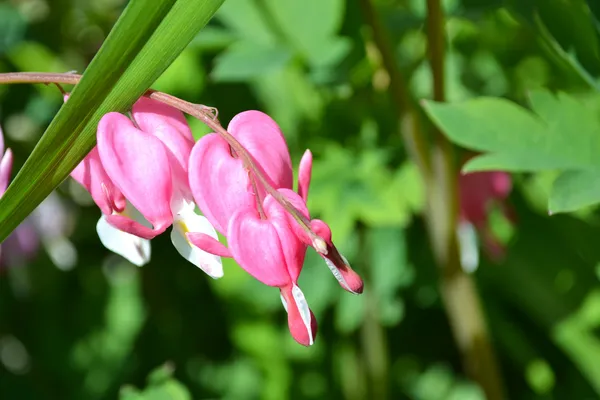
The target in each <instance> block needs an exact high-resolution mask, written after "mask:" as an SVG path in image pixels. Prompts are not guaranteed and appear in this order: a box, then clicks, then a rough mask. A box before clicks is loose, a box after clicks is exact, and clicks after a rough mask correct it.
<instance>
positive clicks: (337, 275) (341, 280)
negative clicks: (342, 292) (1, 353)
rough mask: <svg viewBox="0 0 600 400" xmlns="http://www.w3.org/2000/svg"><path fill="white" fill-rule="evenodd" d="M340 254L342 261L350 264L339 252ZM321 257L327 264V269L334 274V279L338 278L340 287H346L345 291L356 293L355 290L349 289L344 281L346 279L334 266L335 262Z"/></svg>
mask: <svg viewBox="0 0 600 400" xmlns="http://www.w3.org/2000/svg"><path fill="white" fill-rule="evenodd" d="M340 256H341V257H342V260H344V263H346V265H350V264H349V263H348V260H347V259H346V257H344V256H342V255H341V254H340ZM323 259H324V260H325V263H326V264H327V267H329V270H330V271H331V273H332V274H333V276H335V279H337V280H338V282H339V283H340V284H341V285H342V287H344V289H346V290H347V291H349V292H351V293H354V294H357V293H356V292H355V291H353V290H352V289H350V286H349V285H348V282H346V279H344V277H343V276H342V273H341V272H340V270H339V268H338V267H336V266H335V264H334V263H333V262H331V260H329V259H328V258H325V257H323Z"/></svg>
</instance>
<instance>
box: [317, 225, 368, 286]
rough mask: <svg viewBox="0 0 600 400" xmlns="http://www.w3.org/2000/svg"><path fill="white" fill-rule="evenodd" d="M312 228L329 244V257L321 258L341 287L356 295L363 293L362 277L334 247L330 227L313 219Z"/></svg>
mask: <svg viewBox="0 0 600 400" xmlns="http://www.w3.org/2000/svg"><path fill="white" fill-rule="evenodd" d="M311 228H312V229H313V231H314V232H315V233H316V234H317V235H319V236H320V237H322V238H323V239H324V240H325V242H326V243H327V247H328V249H327V250H328V251H327V255H321V257H323V259H325V262H326V263H327V266H328V267H329V269H330V270H331V272H332V273H333V276H335V278H336V279H337V280H338V282H339V283H340V286H342V288H344V289H345V290H347V291H349V292H351V293H354V294H360V293H362V292H363V286H364V284H363V281H362V279H361V278H360V276H359V275H358V274H357V273H356V272H354V270H353V269H352V267H350V264H349V263H348V260H346V258H345V257H344V256H343V255H341V254H340V253H339V251H338V250H337V248H336V247H335V246H334V244H333V242H332V241H331V229H330V228H329V226H328V225H327V224H326V223H325V222H323V221H321V220H318V219H313V220H312V221H311Z"/></svg>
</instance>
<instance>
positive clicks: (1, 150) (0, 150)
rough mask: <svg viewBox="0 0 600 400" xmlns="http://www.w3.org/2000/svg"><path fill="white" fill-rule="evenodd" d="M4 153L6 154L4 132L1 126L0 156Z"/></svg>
mask: <svg viewBox="0 0 600 400" xmlns="http://www.w3.org/2000/svg"><path fill="white" fill-rule="evenodd" d="M2 154H4V132H3V131H2V127H1V126H0V157H2Z"/></svg>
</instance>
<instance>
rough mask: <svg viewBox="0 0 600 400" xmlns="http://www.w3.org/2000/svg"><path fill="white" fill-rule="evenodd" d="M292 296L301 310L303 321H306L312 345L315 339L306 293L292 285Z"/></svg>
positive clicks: (305, 324)
mask: <svg viewBox="0 0 600 400" xmlns="http://www.w3.org/2000/svg"><path fill="white" fill-rule="evenodd" d="M292 296H294V301H295V302H296V306H297V307H298V311H300V317H301V318H302V322H304V326H305V327H306V331H307V332H308V339H309V344H310V345H312V344H313V343H314V341H313V335H312V326H311V317H310V309H309V308H308V303H307V302H306V298H305V297H304V293H302V290H300V288H299V287H298V286H296V285H294V286H293V287H292Z"/></svg>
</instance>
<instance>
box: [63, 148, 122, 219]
mask: <svg viewBox="0 0 600 400" xmlns="http://www.w3.org/2000/svg"><path fill="white" fill-rule="evenodd" d="M71 177H72V178H73V179H75V180H76V181H77V182H78V183H79V184H80V185H82V186H83V187H84V188H86V189H87V191H88V192H89V193H90V195H91V196H92V199H94V202H95V203H96V205H98V207H99V208H100V210H101V211H102V213H103V214H106V215H111V214H112V213H113V210H114V211H116V212H122V211H123V210H124V209H125V205H126V201H125V197H124V196H123V194H122V193H121V191H120V190H119V189H118V188H117V187H116V186H115V185H114V183H113V182H112V180H111V179H110V177H109V176H108V174H107V173H106V171H105V170H104V167H103V166H102V161H100V154H99V153H98V148H97V147H94V148H93V149H92V151H90V152H89V154H88V155H87V156H85V158H84V159H83V160H82V161H81V162H80V163H79V165H77V167H75V169H74V170H73V172H71Z"/></svg>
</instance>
